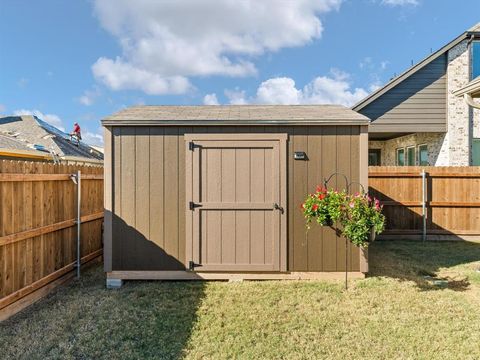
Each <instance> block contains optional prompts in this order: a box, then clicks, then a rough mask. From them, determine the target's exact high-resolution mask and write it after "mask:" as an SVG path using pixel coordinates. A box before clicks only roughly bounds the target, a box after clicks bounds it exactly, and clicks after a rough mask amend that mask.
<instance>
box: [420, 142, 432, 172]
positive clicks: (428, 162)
mask: <svg viewBox="0 0 480 360" xmlns="http://www.w3.org/2000/svg"><path fill="white" fill-rule="evenodd" d="M422 146H425V148H426V150H427V164H426V165H425V164H422V161H421V159H420V148H421V147H422ZM417 163H418V166H430V161H429V159H428V144H426V143H425V144H419V145H418V146H417Z"/></svg>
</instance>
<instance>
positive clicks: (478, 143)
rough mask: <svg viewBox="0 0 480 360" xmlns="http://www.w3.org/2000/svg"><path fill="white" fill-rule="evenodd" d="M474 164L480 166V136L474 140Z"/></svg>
mask: <svg viewBox="0 0 480 360" xmlns="http://www.w3.org/2000/svg"><path fill="white" fill-rule="evenodd" d="M472 165H473V166H480V138H478V139H473V142H472Z"/></svg>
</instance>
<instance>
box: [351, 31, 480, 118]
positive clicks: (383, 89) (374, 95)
mask: <svg viewBox="0 0 480 360" xmlns="http://www.w3.org/2000/svg"><path fill="white" fill-rule="evenodd" d="M471 36H474V37H480V23H478V24H476V25H475V26H473V27H471V28H470V29H468V30H467V31H465V32H463V33H462V34H461V35H460V36H458V37H457V38H455V39H454V40H452V41H450V42H449V43H448V44H447V45H445V46H443V47H442V48H440V49H439V50H438V51H436V52H434V53H432V54H431V55H429V56H427V57H426V58H425V59H423V60H422V61H420V62H419V63H417V64H416V65H414V66H412V67H411V68H409V69H408V70H406V71H405V72H403V73H402V74H400V75H399V76H397V77H395V78H393V79H392V80H390V81H389V82H388V83H387V84H385V85H384V86H382V87H381V88H379V89H378V90H376V91H374V92H373V93H371V94H370V95H368V96H367V97H366V98H364V99H363V100H361V101H360V102H358V103H357V104H355V105H354V106H352V109H353V110H355V111H359V110H361V109H363V108H364V107H365V106H367V105H368V104H370V103H371V102H372V101H374V100H376V99H378V98H379V97H380V96H382V95H383V94H385V93H386V92H387V91H389V90H390V89H392V88H394V87H395V86H397V85H398V84H400V83H401V82H402V81H404V80H405V79H407V78H408V77H409V76H411V75H413V74H414V73H416V72H417V71H419V70H420V69H422V68H424V67H425V66H426V65H428V64H430V63H431V62H432V61H434V60H435V59H437V58H439V57H440V56H442V55H444V54H445V53H446V52H447V51H448V50H450V49H452V48H453V47H454V46H456V45H458V44H459V43H460V42H462V41H463V40H465V39H468V38H470V37H471Z"/></svg>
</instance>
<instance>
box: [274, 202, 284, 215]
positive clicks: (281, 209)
mask: <svg viewBox="0 0 480 360" xmlns="http://www.w3.org/2000/svg"><path fill="white" fill-rule="evenodd" d="M273 208H274V209H275V210H280V212H281V213H282V214H283V207H281V206H280V205H278V204H277V203H274V204H273Z"/></svg>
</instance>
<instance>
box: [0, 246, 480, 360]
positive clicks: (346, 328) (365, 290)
mask: <svg viewBox="0 0 480 360" xmlns="http://www.w3.org/2000/svg"><path fill="white" fill-rule="evenodd" d="M479 260H480V244H474V243H467V242H465V243H460V242H456V243H450V242H437V243H419V242H406V241H396V242H377V243H374V244H373V245H372V247H371V251H370V266H371V275H370V277H369V278H367V279H365V280H357V281H352V282H351V287H350V289H349V290H348V291H344V290H343V284H342V283H327V282H315V281H311V282H307V281H303V282H300V281H266V282H237V283H225V282H208V283H201V282H183V283H182V282H163V283H162V282H127V283H126V284H125V285H124V287H123V288H121V289H120V290H106V289H105V287H104V285H105V281H104V274H103V273H102V269H101V268H100V267H96V268H94V269H91V270H89V271H88V272H85V273H84V276H83V278H82V279H81V281H79V282H74V283H72V284H71V285H69V286H65V287H62V288H60V289H59V290H58V291H56V292H55V293H54V294H52V295H50V296H49V297H47V298H46V299H44V300H42V301H40V302H39V303H37V304H35V305H34V306H32V307H30V308H29V309H27V310H26V311H24V312H22V313H20V314H18V315H17V316H15V317H13V318H11V319H9V320H7V321H5V322H3V323H2V324H0V357H1V358H2V359H45V358H54V359H143V358H149V359H177V358H187V359H201V358H211V359H232V358H243V359H320V358H328V359H365V358H368V359H372V358H373V359H442V360H447V359H478V358H480V342H479V339H480V272H477V271H476V270H477V269H478V268H480V261H479Z"/></svg>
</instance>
